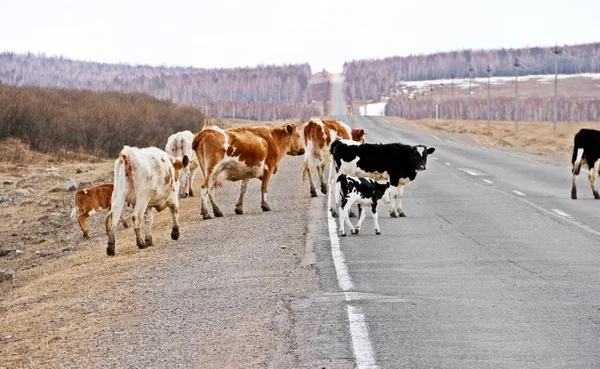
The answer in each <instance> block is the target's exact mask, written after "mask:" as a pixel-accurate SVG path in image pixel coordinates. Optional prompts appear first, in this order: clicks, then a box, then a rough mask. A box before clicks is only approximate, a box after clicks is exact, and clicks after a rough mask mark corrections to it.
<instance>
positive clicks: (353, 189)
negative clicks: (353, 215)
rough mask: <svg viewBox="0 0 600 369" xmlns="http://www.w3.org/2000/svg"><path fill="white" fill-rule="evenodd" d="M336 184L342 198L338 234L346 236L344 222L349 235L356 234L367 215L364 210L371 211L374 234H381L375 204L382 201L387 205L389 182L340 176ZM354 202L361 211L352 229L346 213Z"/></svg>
mask: <svg viewBox="0 0 600 369" xmlns="http://www.w3.org/2000/svg"><path fill="white" fill-rule="evenodd" d="M337 183H339V184H340V192H339V193H338V194H339V195H341V197H342V204H341V205H340V234H341V235H342V236H346V231H345V230H344V221H346V223H348V226H349V227H350V233H352V234H358V232H359V231H360V226H361V224H362V222H363V220H365V214H366V213H367V212H366V211H365V210H364V208H369V209H371V214H373V222H374V223H375V234H381V231H380V230H379V222H378V221H377V218H378V216H377V203H378V202H379V200H383V202H384V203H385V204H389V202H390V182H387V181H386V182H385V183H379V182H377V181H375V180H373V179H371V178H357V177H351V176H347V175H345V174H340V176H339V177H338V179H337ZM355 202H356V203H357V204H358V207H359V209H361V210H362V211H361V212H360V218H359V219H358V223H357V224H356V227H353V226H352V223H351V222H350V219H349V217H348V211H349V210H350V207H351V206H352V204H354V203H355Z"/></svg>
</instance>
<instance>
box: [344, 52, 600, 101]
mask: <svg viewBox="0 0 600 369" xmlns="http://www.w3.org/2000/svg"><path fill="white" fill-rule="evenodd" d="M559 49H560V50H561V51H562V53H561V54H560V56H559V59H558V72H559V73H561V74H573V73H599V72H600V43H591V44H582V45H570V46H569V45H566V46H560V47H559ZM515 57H517V58H519V63H520V65H521V67H520V68H519V73H520V74H522V75H523V74H552V73H554V54H552V52H551V50H550V48H548V47H546V48H544V47H530V48H521V49H495V50H462V51H452V52H441V53H436V54H429V55H411V56H405V57H400V56H396V57H391V58H385V59H369V60H358V61H352V62H348V63H345V64H344V76H345V79H346V83H347V96H348V97H349V98H350V99H352V100H354V99H376V98H379V96H381V95H389V93H390V90H391V89H392V88H393V87H394V86H395V85H396V83H398V82H399V81H419V80H435V79H441V78H451V77H452V76H453V75H454V76H455V77H456V78H466V77H469V71H468V69H469V65H472V67H473V71H472V72H471V75H472V77H485V76H487V72H486V69H487V66H488V63H489V65H490V67H491V68H492V69H493V72H492V75H493V76H513V75H514V74H515V68H514V67H513V63H514V62H515Z"/></svg>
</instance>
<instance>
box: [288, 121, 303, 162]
mask: <svg viewBox="0 0 600 369" xmlns="http://www.w3.org/2000/svg"><path fill="white" fill-rule="evenodd" d="M283 128H284V130H285V133H286V134H287V136H288V137H287V138H288V139H289V144H290V149H289V150H288V152H287V154H288V155H302V154H304V147H303V146H302V140H301V139H300V132H299V131H298V126H297V125H295V124H293V123H287V124H286V125H284V126H283Z"/></svg>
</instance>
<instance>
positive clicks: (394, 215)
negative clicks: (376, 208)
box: [390, 211, 398, 218]
mask: <svg viewBox="0 0 600 369" xmlns="http://www.w3.org/2000/svg"><path fill="white" fill-rule="evenodd" d="M397 217H398V216H397V215H396V212H395V211H390V218H397Z"/></svg>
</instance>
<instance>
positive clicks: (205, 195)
mask: <svg viewBox="0 0 600 369" xmlns="http://www.w3.org/2000/svg"><path fill="white" fill-rule="evenodd" d="M210 177H211V176H210V175H209V176H206V178H204V181H203V182H202V186H200V197H201V200H202V201H200V203H201V207H200V211H201V212H202V219H210V214H209V213H208V199H209V197H210V198H211V199H210V201H211V203H212V202H213V201H214V198H212V195H211V194H210V191H211V189H212V187H213V185H214V183H215V182H214V181H211V180H210ZM213 205H214V203H213ZM213 209H214V208H213Z"/></svg>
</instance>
